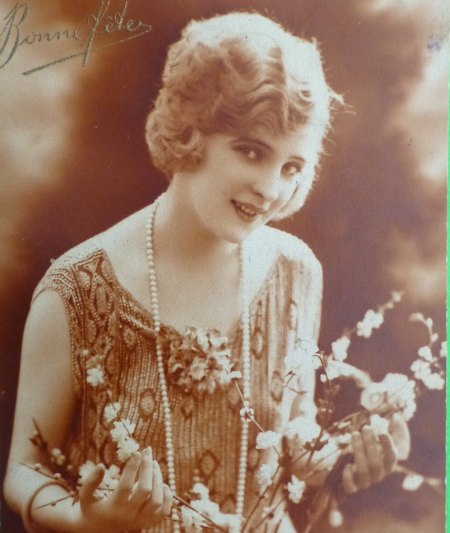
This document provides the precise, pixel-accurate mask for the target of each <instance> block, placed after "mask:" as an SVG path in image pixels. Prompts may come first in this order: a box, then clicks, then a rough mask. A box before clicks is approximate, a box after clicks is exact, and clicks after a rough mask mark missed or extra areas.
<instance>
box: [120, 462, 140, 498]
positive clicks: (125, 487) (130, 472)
mask: <svg viewBox="0 0 450 533" xmlns="http://www.w3.org/2000/svg"><path fill="white" fill-rule="evenodd" d="M140 464H141V454H140V453H139V452H133V453H132V454H131V456H130V458H129V459H128V461H127V462H126V464H125V466H124V469H123V471H122V475H121V476H120V479H119V483H118V484H117V488H116V490H115V496H116V498H117V499H119V500H122V501H128V499H129V497H130V494H131V492H132V490H133V487H134V484H135V481H136V476H137V473H138V470H139V466H140Z"/></svg>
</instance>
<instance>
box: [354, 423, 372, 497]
mask: <svg viewBox="0 0 450 533" xmlns="http://www.w3.org/2000/svg"><path fill="white" fill-rule="evenodd" d="M352 447H353V463H354V480H355V483H356V485H357V486H358V487H359V488H360V489H365V488H367V487H368V486H369V485H370V471H369V464H368V460H367V456H366V447H365V444H364V440H363V437H362V435H361V433H360V432H359V431H355V432H353V434H352Z"/></svg>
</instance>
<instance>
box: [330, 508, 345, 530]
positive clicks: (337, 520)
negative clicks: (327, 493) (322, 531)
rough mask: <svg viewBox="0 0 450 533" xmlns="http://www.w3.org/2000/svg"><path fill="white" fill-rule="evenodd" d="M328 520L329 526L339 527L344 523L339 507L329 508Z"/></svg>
mask: <svg viewBox="0 0 450 533" xmlns="http://www.w3.org/2000/svg"><path fill="white" fill-rule="evenodd" d="M328 522H329V524H330V526H331V527H335V528H338V527H341V526H342V524H343V523H344V515H343V514H342V513H341V511H339V509H331V511H330V513H329V515H328Z"/></svg>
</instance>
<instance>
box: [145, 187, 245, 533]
mask: <svg viewBox="0 0 450 533" xmlns="http://www.w3.org/2000/svg"><path fill="white" fill-rule="evenodd" d="M160 199H161V197H160V198H158V199H157V200H156V201H155V202H154V203H153V205H152V206H151V209H150V213H149V217H148V220H147V224H146V235H145V241H146V248H147V260H148V272H149V282H150V303H151V312H152V318H153V328H154V330H155V333H156V362H157V368H158V380H159V387H160V390H161V401H162V406H163V412H164V429H165V440H166V454H167V476H168V483H169V487H170V489H171V491H172V493H173V494H176V492H177V484H176V475H175V453H174V446H173V431H172V416H171V411H170V403H169V396H168V393H167V382H166V376H165V374H164V354H163V350H162V347H161V342H160V340H159V336H158V334H159V332H160V330H161V317H160V315H159V299H158V285H157V281H156V271H155V260H154V250H153V226H154V220H155V214H156V209H157V207H158V204H159V201H160ZM245 270H246V269H245V253H244V247H243V246H242V245H241V248H240V290H241V299H242V318H241V321H242V396H243V398H244V401H243V404H244V410H245V411H248V410H249V409H250V309H249V303H248V297H247V296H248V295H247V284H246V281H247V278H246V275H245V274H246V272H245ZM249 422H250V421H249V419H248V417H246V416H241V444H240V456H239V474H238V479H237V488H236V515H237V516H238V517H239V518H240V519H241V523H242V516H243V513H244V500H245V481H246V477H247V451H248V433H249ZM172 519H173V531H174V533H179V531H180V522H179V516H178V513H177V510H176V509H175V508H172Z"/></svg>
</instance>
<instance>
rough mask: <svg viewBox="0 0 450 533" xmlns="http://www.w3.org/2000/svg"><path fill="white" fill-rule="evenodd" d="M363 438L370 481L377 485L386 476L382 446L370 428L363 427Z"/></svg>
mask: <svg viewBox="0 0 450 533" xmlns="http://www.w3.org/2000/svg"><path fill="white" fill-rule="evenodd" d="M362 436H363V440H364V446H365V448H366V456H367V461H368V466H369V473H370V481H371V483H376V482H378V481H381V480H382V479H383V477H384V475H385V468H384V462H383V450H382V446H380V444H379V442H378V441H377V439H376V437H375V435H374V433H373V431H372V429H371V428H370V427H369V426H365V427H363V429H362Z"/></svg>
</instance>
